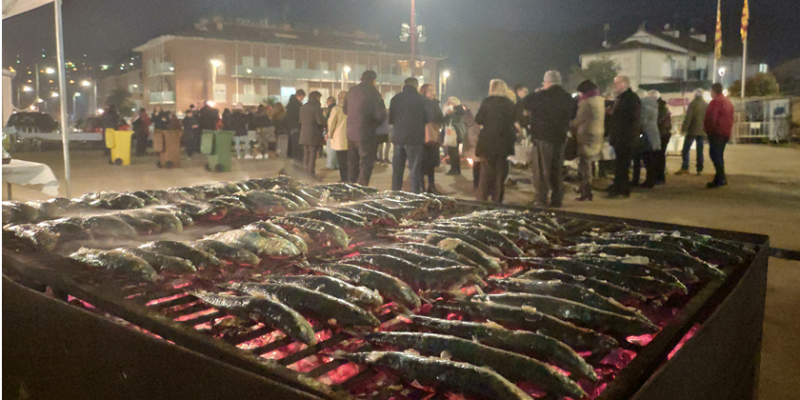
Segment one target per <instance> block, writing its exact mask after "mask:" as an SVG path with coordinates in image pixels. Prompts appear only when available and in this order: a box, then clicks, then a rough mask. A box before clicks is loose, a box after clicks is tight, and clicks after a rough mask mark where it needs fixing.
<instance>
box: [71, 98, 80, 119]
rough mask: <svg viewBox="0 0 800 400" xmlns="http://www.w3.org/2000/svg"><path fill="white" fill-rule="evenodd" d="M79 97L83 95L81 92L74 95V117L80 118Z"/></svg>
mask: <svg viewBox="0 0 800 400" xmlns="http://www.w3.org/2000/svg"><path fill="white" fill-rule="evenodd" d="M78 97H81V92H75V93H74V94H73V95H72V119H78Z"/></svg>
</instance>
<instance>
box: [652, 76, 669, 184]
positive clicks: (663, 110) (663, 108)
mask: <svg viewBox="0 0 800 400" xmlns="http://www.w3.org/2000/svg"><path fill="white" fill-rule="evenodd" d="M649 95H650V96H651V97H654V98H656V99H658V133H659V135H660V136H661V150H660V151H659V152H658V154H657V159H656V182H655V183H656V185H663V184H665V183H667V177H666V173H667V146H668V145H669V139H670V137H671V136H672V113H671V112H670V111H669V107H667V102H666V101H664V100H663V99H661V93H659V92H658V91H657V90H651V91H650V93H649Z"/></svg>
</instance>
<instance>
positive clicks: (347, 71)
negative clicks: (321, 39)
mask: <svg viewBox="0 0 800 400" xmlns="http://www.w3.org/2000/svg"><path fill="white" fill-rule="evenodd" d="M350 71H351V70H350V66H349V65H345V66H344V68H342V90H345V88H344V85H345V83H346V82H347V75H348V74H350Z"/></svg>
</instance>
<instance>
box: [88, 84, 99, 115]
mask: <svg viewBox="0 0 800 400" xmlns="http://www.w3.org/2000/svg"><path fill="white" fill-rule="evenodd" d="M92 92H93V93H92V99H94V104H92V107H93V108H92V110H91V111H89V113H88V114H89V115H97V109H98V108H97V104H98V103H97V78H96V77H95V80H93V81H92Z"/></svg>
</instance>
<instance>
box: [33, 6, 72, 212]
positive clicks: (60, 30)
mask: <svg viewBox="0 0 800 400" xmlns="http://www.w3.org/2000/svg"><path fill="white" fill-rule="evenodd" d="M55 8H56V42H57V43H58V46H57V47H58V48H57V54H56V56H57V57H56V59H57V60H58V90H59V92H60V97H61V101H59V104H60V105H61V107H60V108H61V143H62V145H63V147H64V179H65V180H66V188H65V194H66V197H67V198H70V197H71V196H70V193H69V138H67V102H66V101H65V99H64V96H66V94H67V85H66V81H67V79H66V78H67V72H66V71H65V70H64V26H63V23H62V20H61V0H56V1H55ZM37 71H38V69H37Z"/></svg>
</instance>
